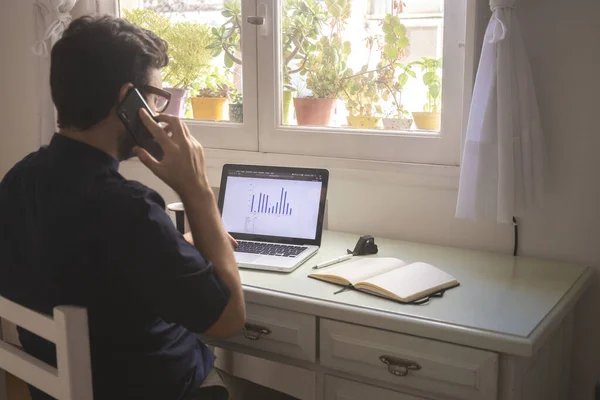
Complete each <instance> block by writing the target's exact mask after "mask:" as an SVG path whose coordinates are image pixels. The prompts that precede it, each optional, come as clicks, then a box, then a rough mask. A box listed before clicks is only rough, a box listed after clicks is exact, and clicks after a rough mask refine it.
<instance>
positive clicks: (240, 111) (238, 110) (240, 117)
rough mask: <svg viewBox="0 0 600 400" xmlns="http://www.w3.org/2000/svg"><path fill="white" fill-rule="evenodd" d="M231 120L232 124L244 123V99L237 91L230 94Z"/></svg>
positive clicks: (234, 90)
mask: <svg viewBox="0 0 600 400" xmlns="http://www.w3.org/2000/svg"><path fill="white" fill-rule="evenodd" d="M229 120H230V121H231V122H239V123H242V122H244V97H243V95H242V93H240V92H239V91H237V90H236V89H233V90H232V91H231V93H229Z"/></svg>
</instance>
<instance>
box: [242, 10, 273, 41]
mask: <svg viewBox="0 0 600 400" xmlns="http://www.w3.org/2000/svg"><path fill="white" fill-rule="evenodd" d="M257 11H258V12H257V15H256V16H251V17H248V18H246V21H248V23H249V24H251V25H254V26H256V27H257V32H258V35H259V36H269V26H268V25H269V23H268V22H269V21H267V17H268V11H269V10H268V8H267V5H266V4H259V5H258V10H257Z"/></svg>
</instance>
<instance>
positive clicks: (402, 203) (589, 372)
mask: <svg viewBox="0 0 600 400" xmlns="http://www.w3.org/2000/svg"><path fill="white" fill-rule="evenodd" d="M31 3H32V1H31V0H27V1H23V0H19V1H17V0H2V1H1V5H0V7H1V8H0V54H1V56H0V57H1V58H0V68H2V69H1V70H0V88H1V89H2V93H1V95H0V121H2V129H0V176H2V175H3V174H4V173H5V172H6V171H7V170H8V168H9V167H10V166H11V165H12V164H13V163H14V162H15V161H16V160H18V159H19V158H21V157H22V156H23V155H25V154H26V153H27V152H29V151H32V150H34V149H35V148H36V147H37V145H38V143H39V139H38V134H37V132H36V131H35V128H36V123H35V121H34V118H32V116H33V115H34V113H35V104H36V103H35V99H36V98H35V88H34V85H33V75H32V74H33V66H32V65H33V64H32V57H31V56H30V55H29V52H28V46H29V45H30V44H31V42H32V40H33V39H32V34H31V32H32V30H33V28H32V17H31ZM519 7H520V8H519V11H518V14H519V17H520V20H521V22H522V25H523V32H524V34H525V40H526V43H527V45H528V50H529V54H530V57H531V64H532V69H533V71H534V74H535V81H536V86H537V92H538V98H539V102H540V109H541V114H542V119H543V123H544V127H545V131H546V134H547V138H548V154H549V163H550V165H551V174H550V179H549V185H548V197H547V201H546V203H545V204H544V205H543V207H541V208H540V209H539V210H537V211H536V212H534V213H533V214H532V215H531V216H530V217H529V218H527V219H526V220H525V221H523V223H522V226H521V249H522V253H523V254H526V255H533V256H539V257H543V258H549V259H560V260H569V261H578V262H581V263H586V264H588V265H591V266H593V267H595V268H597V269H600V211H599V209H600V207H599V206H600V179H598V178H597V177H596V176H595V173H594V172H595V171H596V170H597V169H598V167H597V166H596V165H594V164H593V163H594V160H598V159H600V157H598V156H597V153H598V152H599V151H600V129H599V128H598V121H597V115H600V112H599V111H598V110H597V109H598V106H599V104H600V102H599V101H598V93H600V78H598V76H599V75H598V74H599V73H600V44H598V40H599V39H600V22H598V17H600V2H598V1H597V0H572V1H570V2H565V1H562V0H529V1H522V2H521V4H520V5H519ZM8 60H10V61H8ZM121 170H122V172H123V173H124V174H126V175H127V176H129V177H132V178H137V179H140V180H142V181H144V182H146V183H147V184H149V185H150V186H153V187H155V188H157V190H159V191H160V192H161V193H163V194H164V196H165V198H166V199H167V201H172V200H175V196H174V195H173V194H172V192H171V191H170V190H168V188H166V187H165V186H164V185H162V184H160V182H158V181H157V180H156V179H155V178H153V177H152V176H150V174H148V173H147V172H146V171H145V170H144V168H143V166H142V165H140V164H139V163H126V164H123V165H122V167H121ZM217 175H218V171H216V170H211V180H212V182H213V183H217V180H216V179H215V178H216V177H217ZM329 199H330V208H329V211H330V216H329V223H330V228H331V229H338V230H346V231H351V232H356V233H371V234H374V235H376V236H387V237H394V238H400V239H406V240H415V241H422V242H429V243H439V244H448V245H455V246H462V247H468V248H478V249H488V250H493V251H503V252H509V251H510V250H511V247H512V231H511V227H508V226H496V225H493V224H479V223H472V222H468V221H459V220H456V219H454V217H453V215H454V207H455V205H456V182H454V184H451V185H441V186H437V187H435V188H434V187H432V188H428V187H426V186H421V185H415V184H412V183H411V184H405V183H402V180H400V181H399V180H397V179H390V180H389V181H385V182H380V183H374V182H371V183H367V182H365V181H363V180H360V181H358V180H353V179H352V178H351V177H349V176H346V175H336V174H335V173H334V175H333V181H332V183H331V192H330V197H329ZM598 313H600V295H599V294H598V287H597V285H596V286H595V287H594V288H593V289H592V290H590V292H589V293H588V294H587V295H586V297H585V298H584V299H583V301H582V302H581V303H580V306H579V308H578V310H577V319H576V337H575V338H576V340H575V343H576V349H575V352H574V370H573V388H572V393H573V394H572V396H571V398H572V399H574V400H579V399H581V400H584V399H589V398H591V392H592V390H593V389H592V386H593V382H594V381H595V380H596V379H597V378H600V343H599V342H600V318H598Z"/></svg>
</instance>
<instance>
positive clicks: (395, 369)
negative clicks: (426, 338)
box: [379, 356, 421, 376]
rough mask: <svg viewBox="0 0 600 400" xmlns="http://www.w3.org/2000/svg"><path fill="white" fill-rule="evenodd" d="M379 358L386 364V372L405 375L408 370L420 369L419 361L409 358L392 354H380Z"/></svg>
mask: <svg viewBox="0 0 600 400" xmlns="http://www.w3.org/2000/svg"><path fill="white" fill-rule="evenodd" d="M379 359H380V360H381V362H382V363H384V364H387V366H388V372H389V373H390V374H392V375H395V376H406V375H408V371H410V370H413V371H418V370H420V369H421V366H420V365H419V363H417V362H415V361H411V360H404V359H402V358H397V357H392V356H381V357H379Z"/></svg>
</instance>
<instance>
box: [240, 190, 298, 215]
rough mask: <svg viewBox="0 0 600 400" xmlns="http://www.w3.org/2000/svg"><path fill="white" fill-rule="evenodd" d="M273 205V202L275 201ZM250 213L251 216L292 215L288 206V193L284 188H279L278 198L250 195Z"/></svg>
mask: <svg viewBox="0 0 600 400" xmlns="http://www.w3.org/2000/svg"><path fill="white" fill-rule="evenodd" d="M275 200H276V202H275V204H273V201H275ZM250 212H251V213H253V214H272V215H290V216H291V215H293V213H294V209H293V208H292V207H291V206H290V199H288V192H287V190H285V188H284V187H282V188H281V193H280V194H279V196H278V197H277V196H273V195H269V194H267V193H262V192H261V193H258V196H257V194H256V193H252V200H251V201H250Z"/></svg>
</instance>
